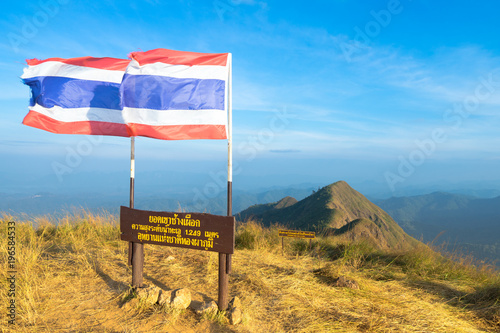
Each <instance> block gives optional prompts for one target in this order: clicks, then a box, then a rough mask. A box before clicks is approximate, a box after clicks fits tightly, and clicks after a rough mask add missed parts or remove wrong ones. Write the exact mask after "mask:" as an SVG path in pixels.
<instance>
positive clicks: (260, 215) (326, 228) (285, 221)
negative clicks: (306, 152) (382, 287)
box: [236, 181, 418, 250]
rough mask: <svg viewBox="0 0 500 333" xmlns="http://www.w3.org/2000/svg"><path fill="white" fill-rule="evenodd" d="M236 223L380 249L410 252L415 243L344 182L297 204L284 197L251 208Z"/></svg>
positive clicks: (392, 221) (243, 212)
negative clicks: (324, 236) (323, 235)
mask: <svg viewBox="0 0 500 333" xmlns="http://www.w3.org/2000/svg"><path fill="white" fill-rule="evenodd" d="M236 219H237V220H239V221H249V220H255V221H258V222H260V223H262V224H263V225H265V226H271V225H273V224H280V225H283V226H284V227H286V228H290V229H299V230H314V231H317V232H321V233H326V234H333V235H337V236H343V237H344V238H345V239H348V240H350V241H358V240H361V239H363V240H365V241H368V242H370V243H371V244H372V245H374V246H376V247H379V248H381V249H399V250H403V249H410V248H413V247H415V246H416V245H417V243H418V242H417V241H416V240H415V239H413V238H412V237H410V236H409V235H408V234H406V233H405V232H404V231H403V229H402V228H401V227H400V226H399V225H398V224H397V223H396V222H395V221H394V220H393V219H392V218H391V217H390V216H389V214H387V213H386V212H385V211H383V210H382V209H381V208H380V207H378V206H377V205H375V204H374V203H372V202H371V201H369V200H368V199H367V198H366V197H365V196H363V195H362V194H361V193H359V192H358V191H356V190H354V189H353V188H351V187H350V186H349V184H347V183H346V182H345V181H338V182H336V183H333V184H331V185H328V186H325V187H323V188H321V189H319V190H318V191H316V192H314V193H313V194H312V195H310V196H308V197H306V198H304V199H302V200H300V201H297V200H295V199H293V198H290V197H286V198H284V199H282V200H280V201H278V202H275V203H271V204H263V205H254V206H251V207H249V208H248V209H246V210H244V211H242V212H240V213H239V214H237V215H236Z"/></svg>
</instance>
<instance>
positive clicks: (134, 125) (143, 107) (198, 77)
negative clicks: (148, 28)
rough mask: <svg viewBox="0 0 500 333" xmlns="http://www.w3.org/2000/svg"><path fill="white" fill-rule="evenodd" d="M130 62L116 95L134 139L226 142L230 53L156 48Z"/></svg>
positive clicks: (137, 55)
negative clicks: (120, 100) (214, 140)
mask: <svg viewBox="0 0 500 333" xmlns="http://www.w3.org/2000/svg"><path fill="white" fill-rule="evenodd" d="M129 57H130V58H131V59H132V60H131V61H130V64H129V66H128V67H127V70H126V72H125V76H124V77H123V81H122V85H121V87H120V92H121V98H122V106H123V117H124V119H125V120H126V122H127V124H128V126H129V129H130V131H131V133H132V135H134V136H148V137H153V138H158V139H165V140H186V139H226V138H227V126H226V124H227V91H228V77H229V62H230V59H229V57H230V55H229V54H228V53H222V54H210V53H194V52H181V51H173V50H166V49H156V50H151V51H147V52H133V53H131V54H130V55H129Z"/></svg>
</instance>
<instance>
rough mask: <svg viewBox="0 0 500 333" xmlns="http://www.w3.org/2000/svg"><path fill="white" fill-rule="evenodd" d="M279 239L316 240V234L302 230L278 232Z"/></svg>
mask: <svg viewBox="0 0 500 333" xmlns="http://www.w3.org/2000/svg"><path fill="white" fill-rule="evenodd" d="M278 233H279V237H294V238H315V237H316V234H315V233H314V231H302V230H281V229H279V230H278Z"/></svg>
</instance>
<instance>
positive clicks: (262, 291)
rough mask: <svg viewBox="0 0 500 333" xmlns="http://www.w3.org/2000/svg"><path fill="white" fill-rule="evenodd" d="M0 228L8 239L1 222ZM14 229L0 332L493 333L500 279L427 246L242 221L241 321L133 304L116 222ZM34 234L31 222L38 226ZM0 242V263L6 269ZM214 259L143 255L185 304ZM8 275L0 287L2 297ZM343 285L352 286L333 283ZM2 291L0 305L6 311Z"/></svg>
mask: <svg viewBox="0 0 500 333" xmlns="http://www.w3.org/2000/svg"><path fill="white" fill-rule="evenodd" d="M8 221H12V219H11V218H10V217H8V216H7V217H4V218H3V219H1V220H0V236H1V237H3V238H4V239H6V234H7V233H6V231H7V222H8ZM55 222H56V224H52V223H51V222H49V221H47V218H37V219H35V220H33V221H30V222H25V223H19V222H18V223H17V224H16V239H17V251H16V261H17V263H18V266H17V272H16V274H17V277H18V279H17V280H16V289H17V291H18V293H17V295H16V305H17V317H16V326H14V327H13V326H8V325H7V322H6V320H5V316H3V317H2V318H3V319H2V321H1V322H0V331H2V332H37V333H38V332H130V333H138V332H252V333H253V332H265V333H267V332H423V331H425V332H446V333H448V332H458V333H461V332H463V333H465V332H468V333H476V332H477V333H479V332H499V331H500V277H499V275H498V272H495V271H492V270H489V269H486V268H482V269H478V268H476V267H474V266H472V265H470V264H468V263H467V262H461V263H457V262H456V261H451V260H449V259H447V258H445V257H443V256H441V255H439V254H437V253H435V252H433V251H432V250H430V249H429V248H428V247H425V246H417V247H415V248H414V249H412V250H409V251H405V252H401V251H389V250H386V251H380V250H377V249H375V248H373V247H371V246H370V245H369V244H367V243H365V242H345V241H341V240H339V239H337V238H336V237H332V236H324V237H323V236H321V237H318V238H316V239H314V240H313V242H312V246H311V247H309V246H308V242H306V241H304V240H287V242H286V247H285V250H284V254H283V255H282V252H281V242H280V238H279V237H278V233H277V229H276V228H265V227H262V226H261V225H259V224H256V223H252V222H251V223H247V224H242V225H240V226H239V227H238V229H237V233H236V251H235V253H234V255H233V273H232V274H231V276H230V280H229V288H230V291H229V293H230V297H232V296H238V297H239V298H240V299H241V304H242V311H243V322H242V323H241V324H239V325H230V324H229V323H228V321H227V319H225V317H224V315H222V314H221V313H219V314H214V315H209V316H200V315H197V314H196V313H195V312H193V311H192V310H190V309H189V308H188V309H186V310H180V311H176V310H173V309H169V308H165V307H161V306H159V305H147V304H144V303H141V302H135V303H134V302H132V301H131V300H130V295H133V294H130V287H129V283H130V280H131V269H130V267H129V266H127V248H128V243H127V242H123V241H121V240H120V230H119V227H118V218H117V217H116V216H112V215H92V214H82V215H79V216H67V217H65V218H63V219H60V220H58V221H55ZM33 225H38V227H36V228H34V227H33ZM6 246H7V242H5V241H4V242H1V243H0V262H1V264H2V266H3V267H6V266H5V265H6V263H7V249H6ZM217 257H218V255H217V253H212V252H204V251H197V250H189V249H182V248H172V247H166V246H153V245H146V246H145V267H144V280H145V283H146V284H147V285H149V286H157V287H160V288H162V289H164V290H171V289H176V288H189V289H190V290H191V294H192V298H193V300H192V303H194V302H198V303H201V302H204V301H210V300H217V284H218V283H217V271H218V265H217ZM6 277H7V270H1V271H0V288H1V289H2V290H4V291H5V290H7V284H6V281H7V279H6ZM339 277H345V278H346V279H348V280H351V281H355V282H356V283H357V286H358V288H357V289H350V288H346V287H342V286H339V285H337V284H336V283H335V281H337V280H338V278H339ZM6 294H7V293H6V292H2V293H0V295H1V296H0V303H2V304H7V303H6V301H7V299H6Z"/></svg>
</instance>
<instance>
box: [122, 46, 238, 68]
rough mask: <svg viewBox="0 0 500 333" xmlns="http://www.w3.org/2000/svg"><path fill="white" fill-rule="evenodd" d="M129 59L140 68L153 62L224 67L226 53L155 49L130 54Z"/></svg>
mask: <svg viewBox="0 0 500 333" xmlns="http://www.w3.org/2000/svg"><path fill="white" fill-rule="evenodd" d="M129 57H130V58H132V59H135V60H137V62H138V63H139V65H141V66H142V65H146V64H152V63H155V62H163V63H166V64H171V65H185V66H194V65H198V66H203V65H212V66H226V64H227V57H228V53H197V52H185V51H175V50H167V49H155V50H151V51H147V52H132V53H130V54H129Z"/></svg>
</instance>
